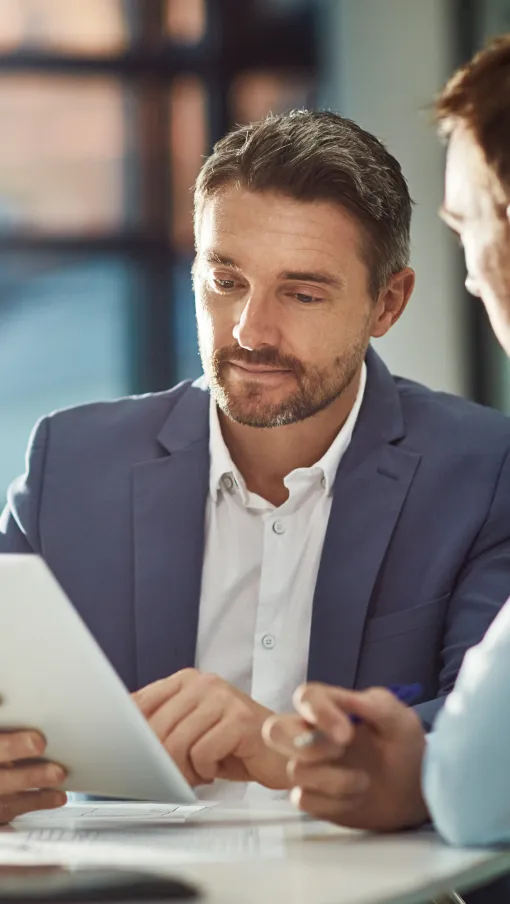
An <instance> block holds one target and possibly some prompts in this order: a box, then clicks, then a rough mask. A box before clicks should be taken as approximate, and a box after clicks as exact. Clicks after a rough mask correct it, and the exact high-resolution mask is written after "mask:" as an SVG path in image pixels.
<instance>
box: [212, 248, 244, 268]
mask: <svg viewBox="0 0 510 904" xmlns="http://www.w3.org/2000/svg"><path fill="white" fill-rule="evenodd" d="M204 257H205V259H206V261H207V263H208V264H219V265H220V267H230V268H231V269H232V270H241V267H240V266H239V264H236V262H235V261H234V260H232V258H231V257H225V256H224V255H223V254H219V253H218V251H206V253H205V255H204Z"/></svg>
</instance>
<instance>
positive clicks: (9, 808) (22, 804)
mask: <svg viewBox="0 0 510 904" xmlns="http://www.w3.org/2000/svg"><path fill="white" fill-rule="evenodd" d="M66 802H67V795H66V793H65V791H48V790H43V791H25V792H23V793H21V794H12V795H7V796H6V797H0V825H6V824H7V823H8V822H11V821H12V820H13V819H16V816H22V815H23V814H24V813H31V812H32V811H34V810H54V809H55V808H56V807H63V806H64V804H65V803H66Z"/></svg>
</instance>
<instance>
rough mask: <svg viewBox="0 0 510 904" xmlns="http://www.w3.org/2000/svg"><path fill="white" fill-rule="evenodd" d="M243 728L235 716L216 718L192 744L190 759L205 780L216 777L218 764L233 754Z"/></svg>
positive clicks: (241, 738)
mask: <svg viewBox="0 0 510 904" xmlns="http://www.w3.org/2000/svg"><path fill="white" fill-rule="evenodd" d="M243 736H244V728H243V724H242V722H240V721H239V720H238V719H236V718H235V717H233V718H232V717H230V718H226V719H221V718H218V719H217V720H216V722H215V723H214V724H211V726H210V727H209V729H208V730H207V731H205V732H203V733H202V735H201V737H200V738H198V739H197V740H196V741H195V743H194V744H193V745H192V747H191V750H190V759H191V762H192V764H193V768H194V769H195V772H197V773H198V774H199V775H201V776H203V778H204V780H205V781H211V780H212V779H214V778H216V776H217V775H218V771H219V764H220V763H221V762H222V760H226V759H227V758H228V757H229V756H231V755H232V754H234V753H235V752H236V750H237V748H238V747H239V744H240V743H241V742H242V740H243Z"/></svg>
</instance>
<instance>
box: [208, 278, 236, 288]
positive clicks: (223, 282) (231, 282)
mask: <svg viewBox="0 0 510 904" xmlns="http://www.w3.org/2000/svg"><path fill="white" fill-rule="evenodd" d="M213 282H214V285H215V286H216V287H217V288H218V289H233V288H234V286H235V284H236V282H235V279H218V278H217V277H215V278H214V279H213Z"/></svg>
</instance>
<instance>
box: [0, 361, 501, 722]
mask: <svg viewBox="0 0 510 904" xmlns="http://www.w3.org/2000/svg"><path fill="white" fill-rule="evenodd" d="M367 368H368V375H367V388H366V392H365V398H364V401H363V405H362V408H361V411H360V415H359V419H358V422H357V425H356V428H355V431H354V434H353V437H352V441H351V444H350V446H349V448H348V450H347V453H346V454H345V456H344V458H343V459H342V462H341V464H340V467H339V469H338V473H337V477H336V482H335V486H334V492H333V503H332V508H331V515H330V519H329V523H328V527H327V532H326V537H325V542H324V547H323V552H322V558H321V563H320V569H319V573H318V578H317V584H316V587H315V595H314V600H313V617H312V627H311V637H310V653H309V664H308V677H309V679H310V680H314V681H325V682H330V683H332V684H338V685H343V686H344V687H348V688H352V687H357V688H361V687H366V686H368V685H373V684H378V685H387V684H394V683H410V682H420V683H421V685H422V686H423V697H422V700H421V701H420V705H419V706H418V707H417V708H418V711H419V712H420V714H421V716H422V718H423V719H424V721H425V722H426V723H430V722H431V721H432V719H433V717H434V715H435V713H436V711H437V710H438V708H439V706H440V705H441V698H442V697H444V695H445V694H447V693H448V692H449V691H450V690H451V688H452V686H453V684H454V681H455V678H456V676H457V672H458V670H459V667H460V664H461V661H462V658H463V656H464V653H465V651H466V650H467V648H468V647H470V646H472V645H473V644H475V643H477V642H478V641H479V640H480V638H481V637H482V635H483V634H484V633H485V631H486V629H487V627H488V625H489V623H490V622H491V621H492V619H493V618H494V616H495V615H496V613H497V612H498V610H499V609H500V607H501V606H502V604H503V602H504V601H505V599H506V597H507V596H508V593H509V590H510V465H509V460H508V458H509V456H508V453H509V450H510V420H509V419H507V418H506V417H503V416H502V415H501V414H498V413H496V412H494V411H491V410H489V409H484V408H481V407H478V406H476V405H473V404H471V403H469V402H466V401H464V400H462V399H459V398H456V397H453V396H450V395H446V394H443V393H434V392H431V391H430V390H428V389H426V388H424V387H423V386H420V385H418V384H416V383H412V382H410V381H408V380H402V379H398V378H394V377H392V376H391V375H390V373H389V372H388V370H387V369H386V367H385V366H384V364H383V363H382V361H381V360H380V359H379V358H378V357H377V355H376V354H375V352H374V351H373V350H370V351H369V353H368V355H367ZM208 408H209V393H208V390H207V387H206V386H205V385H204V384H203V382H200V381H199V382H198V383H195V384H190V383H188V382H186V383H182V384H180V385H179V386H177V387H175V388H174V389H172V390H170V391H168V392H163V393H159V394H155V395H146V396H141V397H136V398H127V399H121V400H119V401H114V402H102V403H97V404H91V405H85V406H81V407H78V408H72V409H70V410H67V411H61V412H57V413H56V414H53V415H51V416H49V417H47V418H44V419H43V420H41V421H40V422H39V424H38V425H37V426H36V428H35V431H34V433H33V436H32V439H31V443H30V447H29V452H28V469H27V473H26V474H25V475H24V476H23V477H22V478H20V479H19V480H18V481H15V482H14V484H13V485H12V486H11V488H10V490H9V494H8V506H7V508H6V509H5V511H4V513H3V516H2V518H1V521H0V552H4V553H7V552H18V553H19V552H22V553H24V552H26V553H29V552H33V551H35V552H37V553H39V554H41V555H42V556H43V557H44V559H45V560H46V562H47V563H48V565H49V566H50V568H51V569H52V571H53V572H54V574H55V575H56V577H57V579H58V580H59V581H60V583H61V584H62V586H63V587H64V589H65V590H66V592H67V593H68V595H69V597H70V598H71V600H72V601H73V603H74V605H75V606H76V608H77V609H78V611H79V612H80V614H81V615H82V617H83V618H84V620H85V622H86V623H87V624H88V626H89V627H90V629H91V631H92V632H93V634H94V635H95V637H96V638H97V640H98V642H99V643H100V645H101V646H102V648H103V649H104V651H105V652H106V654H107V656H108V657H109V659H110V660H111V662H112V663H113V665H114V667H115V668H116V670H117V671H118V673H119V675H120V676H121V678H122V679H123V680H124V682H125V683H126V685H127V686H128V688H129V689H131V690H133V689H135V688H138V687H141V686H143V685H145V684H147V683H149V682H151V681H154V680H156V679H158V678H161V677H164V676H166V675H169V674H171V673H173V672H175V671H177V670H178V669H182V668H184V667H186V666H191V665H193V664H194V657H195V643H196V636H197V621H198V610H199V599H200V585H201V575H202V559H203V551H204V513H205V504H206V499H207V494H208V489H209V447H208V440H209V425H208ZM27 628H29V626H27Z"/></svg>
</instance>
